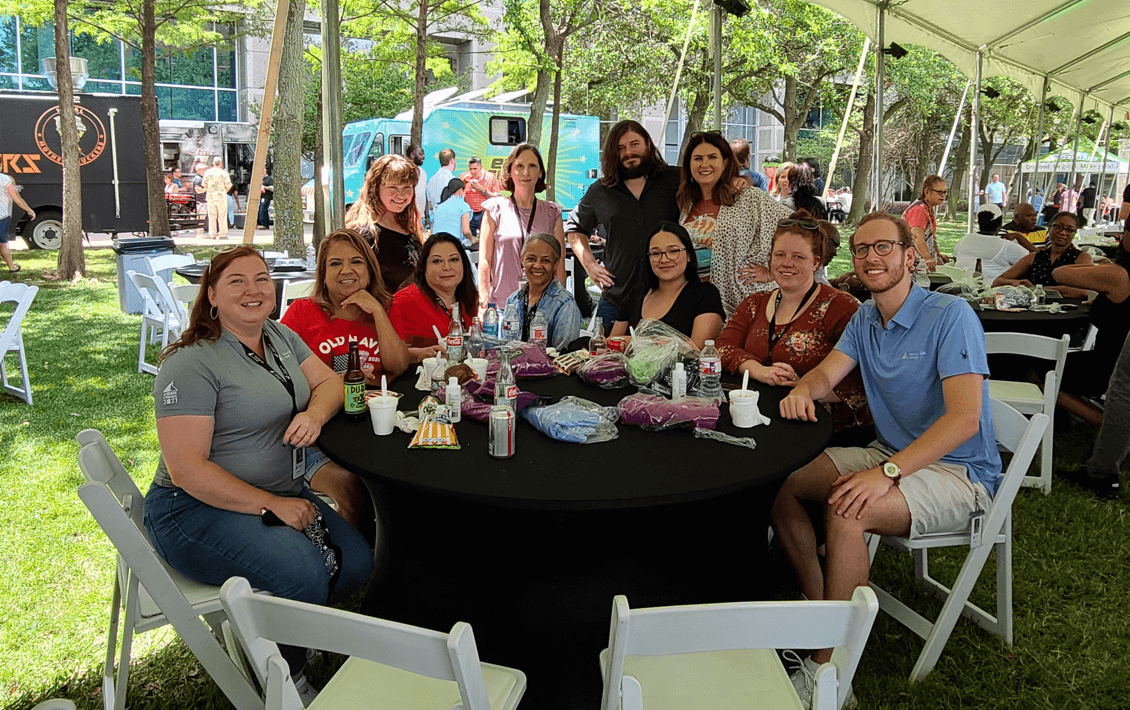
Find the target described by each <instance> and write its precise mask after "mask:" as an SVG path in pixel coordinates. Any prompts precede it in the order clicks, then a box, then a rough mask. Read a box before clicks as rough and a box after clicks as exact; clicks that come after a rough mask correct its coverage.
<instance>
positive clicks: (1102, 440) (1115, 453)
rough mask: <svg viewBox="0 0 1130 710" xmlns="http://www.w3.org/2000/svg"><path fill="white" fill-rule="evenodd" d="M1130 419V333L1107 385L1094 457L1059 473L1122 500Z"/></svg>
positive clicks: (1129, 450) (1129, 446)
mask: <svg viewBox="0 0 1130 710" xmlns="http://www.w3.org/2000/svg"><path fill="white" fill-rule="evenodd" d="M1126 422H1130V335H1128V336H1127V338H1126V342H1125V343H1123V344H1122V352H1121V354H1119V356H1118V360H1117V361H1116V362H1115V364H1114V374H1113V375H1112V376H1111V378H1110V385H1108V386H1107V388H1106V402H1105V406H1104V410H1103V423H1102V426H1101V427H1100V428H1099V435H1098V436H1097V437H1096V438H1095V445H1094V448H1093V449H1091V457H1090V458H1088V459H1087V461H1086V463H1084V464H1083V468H1080V469H1077V470H1075V471H1062V470H1061V471H1057V473H1059V475H1060V476H1062V477H1064V478H1067V479H1068V480H1070V481H1072V482H1074V483H1075V485H1077V486H1079V487H1080V488H1082V489H1083V490H1085V491H1091V492H1092V493H1094V494H1095V495H1097V496H1098V497H1099V498H1102V499H1103V500H1118V499H1119V497H1121V494H1122V486H1121V483H1122V481H1121V479H1122V462H1123V461H1125V460H1126V454H1127V453H1130V427H1128V426H1126Z"/></svg>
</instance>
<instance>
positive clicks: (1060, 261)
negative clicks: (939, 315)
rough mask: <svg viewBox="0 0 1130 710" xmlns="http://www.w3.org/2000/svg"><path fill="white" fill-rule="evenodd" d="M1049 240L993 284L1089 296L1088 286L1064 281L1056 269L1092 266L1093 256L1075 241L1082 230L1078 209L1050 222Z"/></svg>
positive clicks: (1061, 213)
mask: <svg viewBox="0 0 1130 710" xmlns="http://www.w3.org/2000/svg"><path fill="white" fill-rule="evenodd" d="M1050 225H1051V226H1050V228H1049V229H1048V243H1047V244H1046V245H1045V246H1043V247H1041V248H1040V249H1037V250H1036V251H1034V252H1032V253H1030V254H1028V256H1026V257H1024V258H1022V259H1021V260H1020V261H1018V262H1016V263H1015V264H1013V265H1012V266H1010V267H1009V268H1008V270H1007V271H1005V272H1004V273H1003V274H1001V275H1000V276H998V277H997V280H996V281H994V282H993V286H1028V287H1029V288H1031V287H1032V286H1035V285H1036V284H1040V285H1041V286H1047V287H1049V289H1051V290H1055V291H1059V294H1060V295H1061V296H1063V297H1065V298H1086V297H1087V291H1086V289H1080V288H1072V287H1071V286H1068V285H1066V284H1061V283H1059V282H1058V281H1056V280H1055V277H1053V276H1052V271H1054V270H1055V269H1058V268H1059V267H1061V266H1072V265H1076V266H1090V265H1091V255H1090V254H1088V253H1087V252H1085V251H1081V250H1080V249H1078V248H1076V247H1075V246H1073V245H1072V244H1071V240H1072V239H1074V238H1075V232H1077V231H1078V229H1079V216H1078V215H1076V214H1075V213H1074V212H1060V213H1058V214H1056V216H1055V217H1054V218H1053V219H1052V221H1051V222H1050Z"/></svg>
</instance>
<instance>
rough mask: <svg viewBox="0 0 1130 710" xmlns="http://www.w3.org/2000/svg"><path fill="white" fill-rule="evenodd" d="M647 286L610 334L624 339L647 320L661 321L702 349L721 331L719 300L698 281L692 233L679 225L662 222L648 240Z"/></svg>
mask: <svg viewBox="0 0 1130 710" xmlns="http://www.w3.org/2000/svg"><path fill="white" fill-rule="evenodd" d="M644 261H645V264H646V267H647V268H646V269H644V272H643V273H644V280H645V283H643V284H639V285H637V286H636V289H637V290H636V293H635V295H634V297H632V298H630V299H629V300H628V302H627V303H626V304H625V306H624V308H622V309H621V310H620V320H617V321H616V324H615V325H614V326H613V328H612V333H611V334H612V335H627V334H628V327H629V326H632V327H635V325H636V324H637V323H639V322H640V321H641V320H643V319H645V318H649V319H653V320H660V321H663V322H664V323H666V324H667V325H669V326H671V327H672V328H674V329H675V330H677V331H679V332H680V333H682V334H683V335H685V336H687V337H688V338H690V339H691V340H692V341H694V344H695V347H696V348H698V349H700V350H701V349H702V347H703V345H705V344H706V341H707V340H714V339H715V338H717V337H718V334H719V333H721V332H722V318H723V316H724V313H725V311H724V310H723V309H722V296H721V294H719V293H718V288H717V287H716V286H715V285H714V284H711V283H703V282H702V281H700V280H699V278H698V259H697V258H696V257H695V253H694V244H693V242H691V235H690V234H689V233H687V230H686V229H685V228H683V227H682V225H679V224H675V223H674V222H660V223H659V225H658V226H657V227H656V228H655V229H654V230H653V231H652V233H651V236H649V237H648V238H647V252H646V253H645V254H644Z"/></svg>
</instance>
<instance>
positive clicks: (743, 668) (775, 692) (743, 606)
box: [600, 587, 879, 710]
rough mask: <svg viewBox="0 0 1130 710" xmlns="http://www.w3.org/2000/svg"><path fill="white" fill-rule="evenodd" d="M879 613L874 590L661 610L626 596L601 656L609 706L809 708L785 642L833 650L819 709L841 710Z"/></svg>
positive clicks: (822, 677)
mask: <svg viewBox="0 0 1130 710" xmlns="http://www.w3.org/2000/svg"><path fill="white" fill-rule="evenodd" d="M878 613H879V602H878V600H877V599H876V598H875V593H874V592H873V591H871V589H869V588H867V587H859V588H857V589H856V590H855V593H854V594H852V598H851V601H846V602H845V601H811V602H810V601H788V602H738V603H732V604H696V605H688V606H671V607H656V608H652V609H629V608H628V599H627V598H626V597H625V596H623V595H617V596H616V598H615V600H614V601H613V602H612V629H611V631H610V633H609V638H608V648H606V649H604V651H602V652H601V654H600V670H601V675H602V676H603V679H604V693H603V694H602V696H601V702H600V707H601V710H643V708H645V707H646V708H647V709H648V710H668V709H669V710H677V709H682V708H738V707H741V708H758V710H761V709H765V710H770V709H774V708H796V709H798V710H799V708H801V704H800V698H798V697H797V693H796V691H795V690H794V689H793V684H792V682H791V681H790V680H789V674H788V673H787V672H786V671H785V667H784V666H783V665H782V664H781V660H780V658H779V657H778V656H777V652H776V650H775V649H783V648H812V649H817V648H829V647H831V648H833V649H834V650H833V651H832V660H831V662H829V663H825V664H823V665H821V666H820V668H819V670H818V671H817V674H816V688H815V693H814V694H813V699H812V708H813V709H814V710H838V709H839V708H841V707H842V706H843V704H844V702H845V701H846V700H847V694H848V692H849V691H850V686H851V679H852V677H853V676H854V675H855V671H856V668H857V667H858V666H859V659H860V657H861V656H862V655H863V647H864V646H865V645H866V643H867V636H868V634H870V633H871V625H872V624H873V623H874V621H875V617H876V615H878ZM805 710H807V708H806V709H805Z"/></svg>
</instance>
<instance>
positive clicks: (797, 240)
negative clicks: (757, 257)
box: [718, 210, 871, 430]
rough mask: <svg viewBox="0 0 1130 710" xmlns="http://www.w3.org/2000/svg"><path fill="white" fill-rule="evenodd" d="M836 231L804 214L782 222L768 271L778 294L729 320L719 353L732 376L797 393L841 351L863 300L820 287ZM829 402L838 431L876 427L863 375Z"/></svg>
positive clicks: (763, 295)
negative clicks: (794, 389) (814, 371)
mask: <svg viewBox="0 0 1130 710" xmlns="http://www.w3.org/2000/svg"><path fill="white" fill-rule="evenodd" d="M834 229H835V227H833V226H832V225H831V224H830V223H828V222H824V221H821V220H817V219H816V218H815V216H814V215H812V214H811V213H809V212H806V211H804V210H801V211H798V212H794V213H793V214H791V215H790V216H789V217H788V218H786V219H782V220H781V221H780V222H778V224H777V230H776V232H774V234H773V246H772V252H771V253H772V259H771V260H770V262H769V269H770V272H771V274H772V278H773V280H774V281H775V282H776V283H777V284H778V285H779V288H777V289H776V290H773V291H762V292H760V293H755V294H753V295H751V296H749V297H748V298H746V299H745V300H744V301H742V302H741V305H739V306H738V308H737V310H735V311H734V314H733V315H732V316H731V317H730V319H729V320H727V321H726V327H725V328H724V329H723V330H722V334H721V335H719V336H718V353H719V355H721V357H722V367H723V368H724V369H725V370H726V371H727V372H730V373H733V374H737V375H740V374H742V373H743V372H749V375H750V377H752V378H753V379H755V380H757V381H758V382H762V383H764V384H767V385H776V386H783V387H792V386H794V385H795V384H796V383H797V381H798V380H799V379H800V378H801V377H803V376H804V375H806V374H807V373H808V371H809V370H811V369H812V368H814V367H816V366H817V365H819V364H820V362H821V361H822V360H823V359H824V358H825V357H826V356H827V355H828V353H830V352H831V351H832V348H834V347H835V345H836V341H837V340H839V339H840V335H841V334H842V333H843V332H844V328H845V327H846V326H847V324H848V321H849V320H851V317H852V316H853V315H854V314H855V312H856V311H857V310H859V301H857V300H855V298H853V297H852V296H850V295H849V294H847V293H844V292H842V291H837V290H836V289H834V288H832V287H831V286H827V285H821V284H819V283H817V281H816V278H815V277H816V274H817V273H818V272H819V271H820V266H821V264H823V263H824V262H825V261H826V259H828V258H830V257H831V255H830V254H826V253H825V251H826V249H827V246H828V244H829V243H830V242H831V239H832V237H831V233H832V230H834ZM822 404H823V405H824V408H825V409H827V410H829V411H830V412H832V415H833V419H834V422H835V423H834V427H835V429H836V430H841V429H845V428H848V427H853V426H866V425H868V424H870V423H871V415H870V413H869V412H868V410H867V398H866V397H865V396H864V393H863V379H862V378H861V377H860V375H859V371H858V370H855V371H853V372H852V373H851V374H850V375H848V376H847V377H846V378H844V380H843V382H841V383H840V384H839V385H837V386H836V388H835V389H834V391H833V393H832V394H831V395H829V396H828V397H827V398H826V399H825V400H823V401H822Z"/></svg>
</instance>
